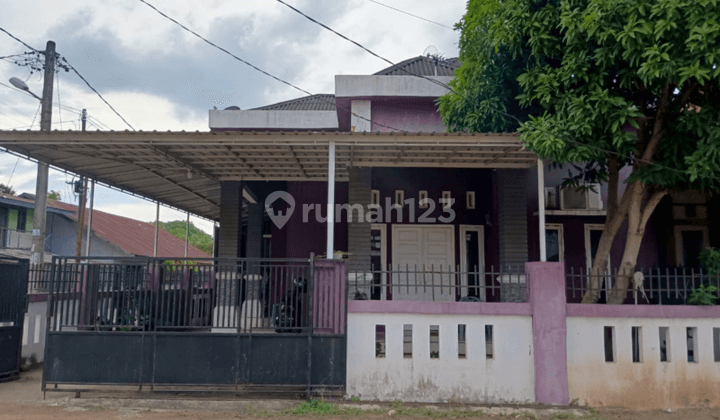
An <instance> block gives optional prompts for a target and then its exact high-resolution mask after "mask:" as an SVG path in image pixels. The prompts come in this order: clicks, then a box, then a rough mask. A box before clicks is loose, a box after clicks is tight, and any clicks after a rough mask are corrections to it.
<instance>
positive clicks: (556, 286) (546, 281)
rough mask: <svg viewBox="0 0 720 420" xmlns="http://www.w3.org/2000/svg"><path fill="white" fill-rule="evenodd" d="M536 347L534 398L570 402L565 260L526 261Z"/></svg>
mask: <svg viewBox="0 0 720 420" xmlns="http://www.w3.org/2000/svg"><path fill="white" fill-rule="evenodd" d="M525 278H526V279H527V287H528V294H529V302H530V307H531V308H532V317H533V319H532V328H533V347H534V348H535V401H536V402H538V403H542V404H555V405H567V404H568V403H569V399H570V396H569V391H568V370H567V324H566V298H565V271H564V267H563V263H551V262H532V263H527V264H525Z"/></svg>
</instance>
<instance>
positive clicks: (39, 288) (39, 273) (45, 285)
mask: <svg viewBox="0 0 720 420" xmlns="http://www.w3.org/2000/svg"><path fill="white" fill-rule="evenodd" d="M51 273H52V265H51V264H30V268H29V277H28V293H31V294H37V293H47V292H48V290H50V275H51Z"/></svg>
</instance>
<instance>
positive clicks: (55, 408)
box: [0, 370, 720, 420]
mask: <svg viewBox="0 0 720 420" xmlns="http://www.w3.org/2000/svg"><path fill="white" fill-rule="evenodd" d="M40 378H41V372H40V371H39V370H38V371H32V372H27V373H24V374H23V375H22V377H21V379H20V380H18V381H13V382H8V383H1V384H0V420H5V419H7V420H11V419H12V420H14V419H23V420H25V419H32V420H45V419H48V420H49V419H72V420H86V419H87V420H90V419H93V420H95V419H97V420H105V419H138V420H165V419H209V420H225V419H238V418H243V419H247V420H255V419H258V420H260V419H270V420H279V419H283V420H300V419H310V418H312V419H317V418H318V417H319V416H321V417H322V419H323V420H347V419H348V418H349V417H362V418H364V419H372V420H391V419H394V420H397V419H398V418H411V417H412V418H426V419H436V418H437V419H440V418H443V419H450V420H456V419H458V418H459V417H462V418H473V419H474V418H476V419H483V420H490V419H500V418H503V419H512V418H520V419H530V418H536V419H543V420H545V419H548V420H549V419H578V418H584V419H586V420H705V419H707V420H715V419H716V420H720V408H719V409H711V408H693V409H683V410H677V411H673V412H667V411H662V410H654V411H631V410H624V409H610V408H600V409H597V410H589V411H588V414H587V415H586V416H584V417H577V416H574V415H572V414H569V413H570V412H571V411H562V410H561V411H560V412H559V413H554V414H544V415H530V414H525V413H522V412H518V411H517V410H518V409H523V407H521V406H518V407H507V410H515V412H508V413H507V414H505V415H495V416H490V415H484V414H481V412H473V413H468V412H464V411H459V409H457V408H456V409H453V410H452V411H451V412H443V411H438V412H434V411H424V412H420V411H417V410H416V411H414V412H412V413H408V414H407V415H405V414H402V413H397V412H396V413H393V414H387V413H388V412H390V410H391V409H392V408H391V407H390V406H388V405H382V406H380V407H376V408H375V411H373V412H366V413H361V414H356V413H343V414H341V415H334V414H331V413H324V414H304V415H299V414H289V413H287V410H288V408H292V407H296V406H297V405H298V404H299V402H298V401H293V400H277V401H275V400H271V399H268V398H259V399H257V400H245V405H237V404H236V405H234V406H233V405H232V404H235V402H234V401H228V400H225V401H222V402H220V403H213V402H212V401H211V400H208V399H203V398H193V399H192V401H189V400H179V399H177V398H171V397H169V396H168V397H166V396H164V395H154V394H147V393H146V394H144V395H143V396H142V397H136V398H127V394H120V393H118V394H117V395H120V396H121V397H118V396H116V397H115V398H107V396H108V395H107V394H105V395H103V396H102V397H103V398H95V397H94V396H88V397H86V396H85V395H83V396H82V397H81V398H74V395H73V394H68V393H48V394H47V399H44V400H43V393H42V391H41V390H40ZM111 395H112V394H111ZM180 402H182V403H183V404H184V407H187V406H188V404H191V405H192V407H193V409H181V410H174V409H173V407H176V406H177V405H179V404H180ZM223 404H225V405H223ZM116 406H117V407H116ZM153 407H161V408H153ZM253 407H254V408H253ZM378 408H379V410H380V411H379V410H378ZM481 409H482V408H481ZM537 412H542V410H538V411H537Z"/></svg>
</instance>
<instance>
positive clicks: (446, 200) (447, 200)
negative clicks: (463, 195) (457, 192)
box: [442, 191, 452, 209]
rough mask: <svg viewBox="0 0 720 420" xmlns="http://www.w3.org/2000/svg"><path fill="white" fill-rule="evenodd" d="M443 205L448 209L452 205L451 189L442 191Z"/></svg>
mask: <svg viewBox="0 0 720 420" xmlns="http://www.w3.org/2000/svg"><path fill="white" fill-rule="evenodd" d="M442 205H443V207H444V208H446V209H447V208H450V207H451V206H452V195H451V194H450V191H443V192H442Z"/></svg>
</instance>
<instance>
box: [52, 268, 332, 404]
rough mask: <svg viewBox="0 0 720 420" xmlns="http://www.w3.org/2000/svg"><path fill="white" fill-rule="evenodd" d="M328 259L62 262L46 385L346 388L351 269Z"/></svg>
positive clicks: (55, 275) (56, 272)
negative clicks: (327, 262) (346, 325)
mask: <svg viewBox="0 0 720 420" xmlns="http://www.w3.org/2000/svg"><path fill="white" fill-rule="evenodd" d="M323 263H324V262H322V261H315V260H314V259H313V258H311V259H295V260H292V259H237V260H218V259H207V260H198V259H195V260H174V261H168V260H162V259H152V258H134V259H123V260H122V261H113V260H110V259H100V258H92V259H82V260H80V261H77V260H76V259H75V258H74V257H72V258H71V257H67V258H65V257H62V258H60V257H55V258H54V259H53V265H52V273H51V282H50V288H49V309H48V323H47V325H48V337H47V342H46V347H45V348H46V353H45V371H44V375H43V389H47V388H46V385H47V384H78V383H80V384H136V385H140V386H142V385H143V384H148V385H151V386H155V385H209V384H211V385H239V384H253V385H302V386H306V387H307V389H308V392H309V390H310V389H311V388H315V387H328V388H333V387H342V386H344V383H345V381H344V379H345V362H344V360H345V335H344V333H345V328H344V322H345V312H344V311H346V305H345V300H344V296H343V294H344V290H345V288H344V272H342V274H343V275H342V276H336V275H334V272H335V271H338V270H334V267H332V266H331V267H326V266H325V265H323ZM335 283H343V284H342V285H341V286H342V287H339V286H338V285H337V284H335ZM331 290H335V292H334V293H330V292H329V291H331ZM340 291H343V293H340ZM340 311H343V312H342V317H338V316H337V315H338V313H339V312H340ZM329 314H333V318H332V320H329V319H328V317H329ZM341 322H342V325H341ZM87 357H89V359H88V358H87ZM98 364H100V365H102V368H98Z"/></svg>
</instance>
